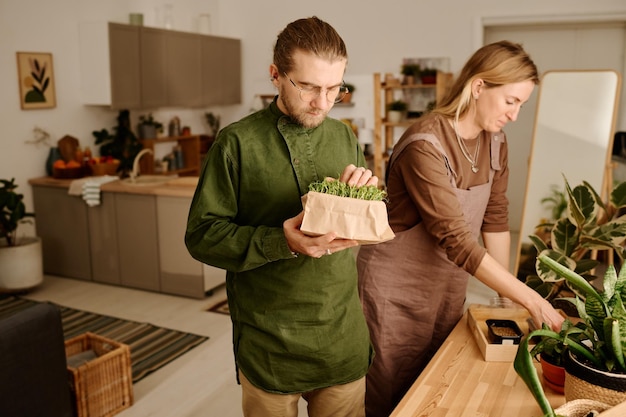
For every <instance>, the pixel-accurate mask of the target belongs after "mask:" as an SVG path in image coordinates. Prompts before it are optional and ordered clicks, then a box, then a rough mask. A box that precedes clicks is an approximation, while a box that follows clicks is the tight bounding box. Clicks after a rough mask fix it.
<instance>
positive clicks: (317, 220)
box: [300, 191, 395, 245]
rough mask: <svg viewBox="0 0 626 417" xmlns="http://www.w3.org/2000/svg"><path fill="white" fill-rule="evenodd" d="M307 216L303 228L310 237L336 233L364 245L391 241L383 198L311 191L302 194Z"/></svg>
mask: <svg viewBox="0 0 626 417" xmlns="http://www.w3.org/2000/svg"><path fill="white" fill-rule="evenodd" d="M302 207H303V209H304V219H303V220H302V226H300V230H301V231H302V232H303V233H304V234H307V235H309V236H320V235H323V234H326V233H329V232H335V233H337V237H339V238H342V239H354V240H357V241H358V242H359V243H360V244H362V245H368V244H374V243H380V242H384V241H386V240H391V239H393V238H394V237H395V234H394V233H393V231H392V230H391V227H389V221H388V219H387V206H386V205H385V203H384V202H383V201H369V200H361V199H358V198H349V197H338V196H335V195H331V194H325V193H318V192H314V191H309V192H308V193H306V194H305V195H303V196H302Z"/></svg>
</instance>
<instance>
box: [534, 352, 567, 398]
mask: <svg viewBox="0 0 626 417" xmlns="http://www.w3.org/2000/svg"><path fill="white" fill-rule="evenodd" d="M539 363H540V364H541V370H542V375H543V382H544V383H545V384H546V385H547V386H548V387H550V389H552V390H553V391H555V392H558V393H559V394H563V393H564V385H565V368H564V367H562V366H558V365H554V364H553V363H551V362H550V361H549V360H548V359H546V356H545V355H544V354H541V355H540V360H539Z"/></svg>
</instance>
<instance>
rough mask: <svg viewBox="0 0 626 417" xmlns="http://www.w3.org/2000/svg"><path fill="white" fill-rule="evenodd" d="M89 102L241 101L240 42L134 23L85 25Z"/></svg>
mask: <svg viewBox="0 0 626 417" xmlns="http://www.w3.org/2000/svg"><path fill="white" fill-rule="evenodd" d="M80 47H81V76H82V80H81V82H82V84H81V88H82V95H83V101H84V103H85V104H94V105H107V106H111V107H112V108H114V109H121V108H130V109H141V108H156V107H203V106H210V105H223V104H237V103H241V41H240V40H238V39H231V38H223V37H218V36H207V35H199V34H195V33H188V32H179V31H171V30H164V29H158V28H150V27H142V26H131V25H124V24H119V23H108V24H107V23H84V24H81V26H80Z"/></svg>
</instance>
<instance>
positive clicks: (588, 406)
mask: <svg viewBox="0 0 626 417" xmlns="http://www.w3.org/2000/svg"><path fill="white" fill-rule="evenodd" d="M610 408H611V406H610V405H608V404H604V403H601V402H598V401H594V400H573V401H569V402H566V403H565V404H563V405H562V406H560V407H559V408H557V409H556V410H554V412H555V413H556V414H558V415H559V416H563V417H596V416H599V415H600V413H601V412H603V411H606V410H608V409H610Z"/></svg>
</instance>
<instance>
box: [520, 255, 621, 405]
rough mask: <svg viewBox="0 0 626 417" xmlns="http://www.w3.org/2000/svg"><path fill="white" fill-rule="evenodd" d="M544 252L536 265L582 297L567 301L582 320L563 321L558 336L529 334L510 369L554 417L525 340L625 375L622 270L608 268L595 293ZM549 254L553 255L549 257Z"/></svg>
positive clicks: (549, 332) (545, 331)
mask: <svg viewBox="0 0 626 417" xmlns="http://www.w3.org/2000/svg"><path fill="white" fill-rule="evenodd" d="M550 255H551V254H550V253H549V252H548V251H544V252H543V253H540V254H539V256H538V258H537V259H538V262H540V263H541V264H542V266H544V267H546V268H548V269H550V270H551V271H552V272H554V273H555V274H557V275H559V276H561V277H562V278H563V279H565V280H566V281H567V282H568V283H570V284H571V285H572V286H573V287H575V288H576V289H577V290H578V291H580V292H581V293H582V294H584V296H585V298H584V300H583V299H582V298H580V297H576V298H575V299H571V300H570V301H571V302H572V303H574V304H575V305H576V308H577V309H578V313H579V315H580V317H581V319H582V321H581V322H580V323H578V324H577V325H576V326H574V325H572V324H571V323H570V322H568V321H566V322H565V324H564V326H563V328H562V331H561V332H560V333H557V332H554V331H552V330H550V329H548V328H547V327H546V326H545V325H544V326H543V328H542V329H539V330H535V331H532V332H530V333H529V334H528V335H527V336H526V337H525V338H524V339H523V340H522V342H521V343H520V345H519V347H518V349H517V354H516V356H515V360H514V362H513V366H514V368H515V371H516V372H517V373H518V375H519V376H520V377H521V378H522V379H523V380H524V383H525V384H526V385H527V386H528V388H529V389H530V391H531V393H532V394H533V396H534V397H535V399H536V400H537V403H538V404H539V406H540V408H541V410H542V411H543V413H544V415H545V416H555V413H554V410H553V409H552V407H551V406H550V403H549V402H548V399H547V397H546V395H545V392H544V391H543V388H542V386H541V381H540V379H539V375H538V374H537V370H536V368H535V366H534V364H533V363H532V355H533V353H532V350H531V351H529V341H530V340H531V339H532V338H533V337H536V336H540V337H542V338H543V340H548V339H553V340H556V341H557V342H558V343H560V344H561V345H562V346H564V347H565V348H566V349H567V350H568V351H569V352H570V353H571V354H572V355H573V356H575V357H576V358H577V359H579V360H581V361H583V362H585V363H588V364H589V365H590V366H592V367H594V368H596V369H598V370H602V371H606V372H613V373H626V356H625V354H624V352H626V308H625V307H624V304H625V302H626V268H622V269H621V271H620V274H619V275H618V274H617V272H616V269H615V267H614V266H613V265H609V266H608V268H607V270H606V273H605V275H604V279H603V290H602V292H598V291H597V290H596V289H595V288H594V287H593V286H592V285H591V284H590V283H589V282H588V281H587V280H586V279H585V278H584V277H582V276H581V275H579V274H577V273H576V272H575V271H573V270H572V269H570V268H569V267H567V266H564V265H563V264H561V263H559V262H558V261H557V260H555V259H553V258H552V257H551V256H550ZM552 255H553V254H552Z"/></svg>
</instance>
